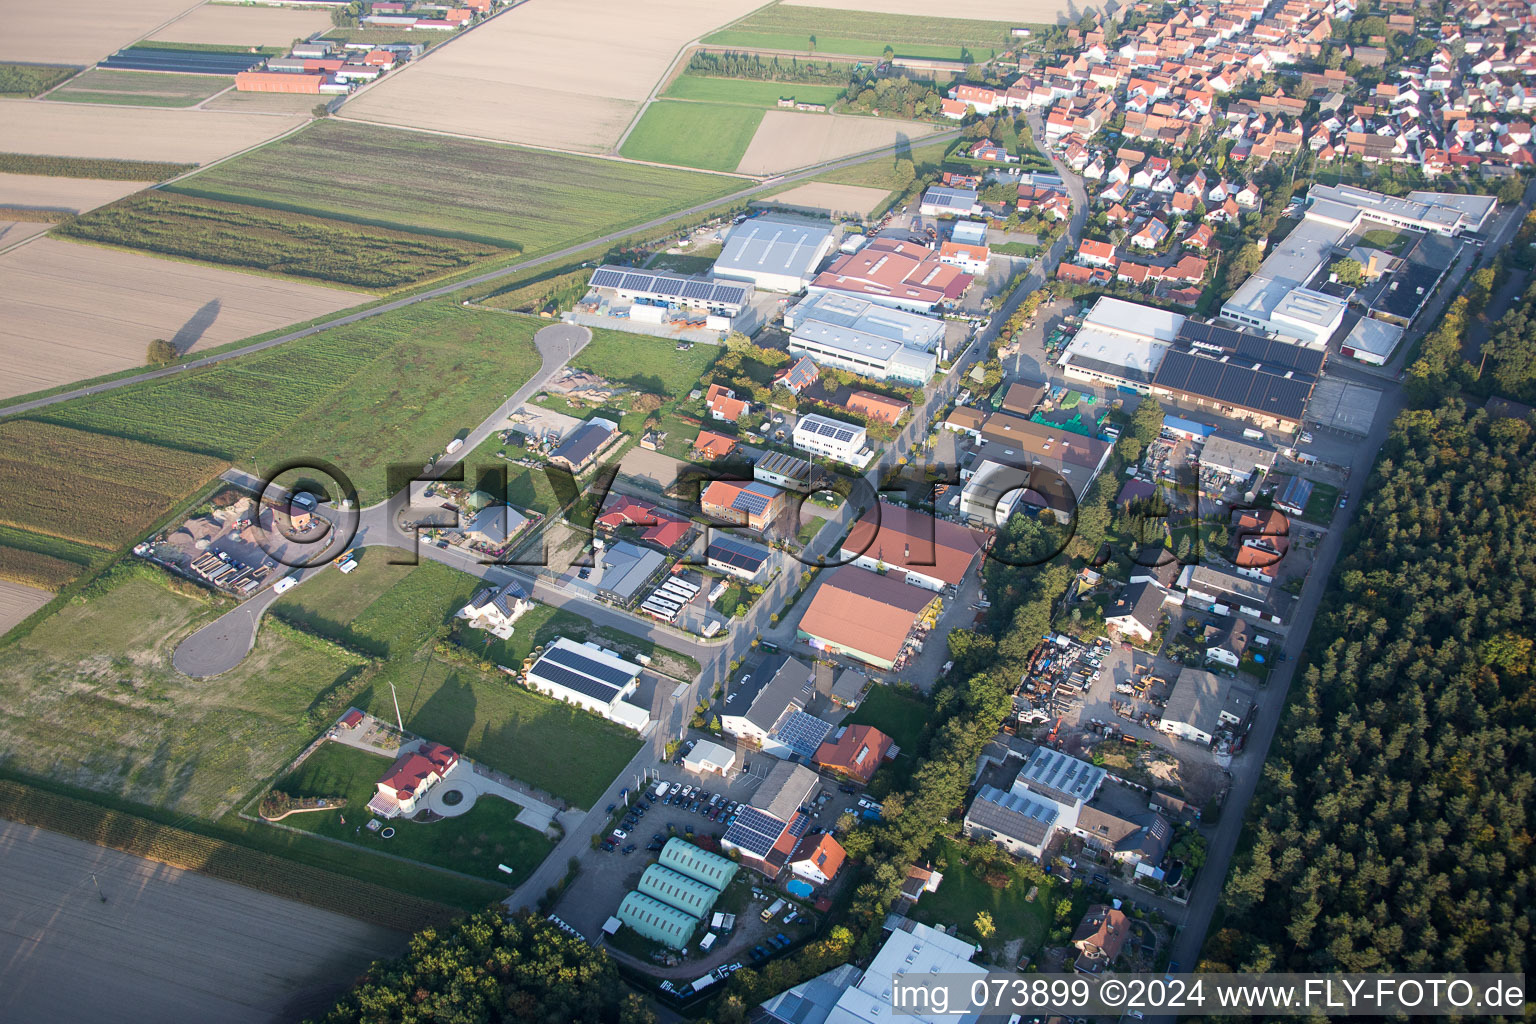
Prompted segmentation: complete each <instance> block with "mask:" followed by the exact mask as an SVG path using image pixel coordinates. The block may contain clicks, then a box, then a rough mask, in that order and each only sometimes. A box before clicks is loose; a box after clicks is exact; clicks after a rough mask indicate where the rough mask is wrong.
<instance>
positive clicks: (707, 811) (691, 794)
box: [661, 786, 741, 824]
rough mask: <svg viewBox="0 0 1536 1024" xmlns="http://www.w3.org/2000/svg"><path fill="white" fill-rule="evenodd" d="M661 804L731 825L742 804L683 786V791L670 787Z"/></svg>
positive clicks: (705, 791)
mask: <svg viewBox="0 0 1536 1024" xmlns="http://www.w3.org/2000/svg"><path fill="white" fill-rule="evenodd" d="M661 802H662V803H663V804H667V805H669V806H673V807H680V808H682V809H683V810H685V811H690V812H692V813H694V814H702V815H704V817H706V818H708V819H709V820H710V821H719V822H724V823H725V824H730V823H731V822H732V821H735V820H736V815H737V813H738V812H739V811H740V810H741V804H740V803H739V802H737V801H735V800H727V799H726V798H725V797H723V796H721V795H720V794H718V793H711V792H710V791H709V790H707V789H702V788H698V787H695V786H683V787H682V788H681V789H678V788H676V787H669V788H668V790H667V791H666V792H665V793H664V794H662V796H661Z"/></svg>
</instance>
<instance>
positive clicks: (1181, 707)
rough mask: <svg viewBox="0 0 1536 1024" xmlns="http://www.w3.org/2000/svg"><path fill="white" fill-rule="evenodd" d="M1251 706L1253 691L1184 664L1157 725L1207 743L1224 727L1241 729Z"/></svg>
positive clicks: (1178, 734) (1183, 736)
mask: <svg viewBox="0 0 1536 1024" xmlns="http://www.w3.org/2000/svg"><path fill="white" fill-rule="evenodd" d="M1253 709H1254V699H1253V693H1252V691H1250V690H1247V689H1245V688H1243V687H1241V686H1238V685H1237V684H1236V683H1230V682H1224V681H1223V680H1222V679H1221V677H1220V676H1217V675H1215V674H1214V673H1211V672H1206V671H1204V670H1203V669H1194V668H1186V669H1183V670H1182V671H1180V672H1179V677H1178V679H1176V680H1175V681H1174V684H1173V692H1172V693H1170V694H1169V695H1168V706H1167V707H1165V708H1164V709H1163V717H1162V721H1161V722H1160V723H1159V725H1158V728H1160V729H1162V730H1163V731H1164V732H1166V733H1167V734H1168V735H1170V736H1177V737H1178V738H1179V739H1182V740H1189V741H1190V742H1191V743H1200V744H1210V743H1211V741H1212V740H1214V739H1215V738H1216V733H1217V732H1219V731H1221V730H1223V729H1226V730H1238V729H1241V728H1242V727H1243V726H1244V724H1245V723H1247V721H1248V718H1249V716H1250V715H1251V714H1252V713H1253Z"/></svg>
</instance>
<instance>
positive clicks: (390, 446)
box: [27, 242, 543, 505]
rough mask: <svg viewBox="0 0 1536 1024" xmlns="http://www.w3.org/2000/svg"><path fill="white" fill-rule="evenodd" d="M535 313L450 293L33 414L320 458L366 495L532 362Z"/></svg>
mask: <svg viewBox="0 0 1536 1024" xmlns="http://www.w3.org/2000/svg"><path fill="white" fill-rule="evenodd" d="M37 244H39V243H35V242H34V243H32V245H29V246H27V248H32V247H33V246H35V245H37ZM257 280H260V279H257ZM541 326H543V324H542V322H541V321H538V320H532V319H527V318H524V317H514V316H507V315H505V314H500V313H491V312H482V311H478V310H472V309H464V308H463V307H461V306H458V305H457V304H455V303H454V302H452V301H451V300H447V299H444V300H441V301H437V302H431V303H421V304H418V305H414V306H410V307H407V308H405V309H401V310H397V311H395V312H392V313H387V314H385V315H383V316H378V317H373V318H370V319H368V320H365V321H362V322H360V323H355V324H348V325H346V326H344V327H336V328H332V329H331V330H328V331H325V332H324V333H322V334H319V335H316V336H315V337H312V338H309V339H307V340H305V341H303V342H295V343H292V344H289V345H284V346H280V347H278V348H274V349H271V350H269V351H266V352H260V353H257V354H255V355H251V356H247V357H244V358H242V359H236V360H231V361H229V362H226V363H221V364H219V365H218V366H214V367H209V368H208V369H206V370H201V371H198V372H195V373H189V374H187V375H185V376H175V377H171V378H167V379H162V380H156V381H150V382H147V383H144V384H138V385H134V386H132V387H126V388H120V389H117V390H115V391H110V392H106V393H103V394H100V395H92V396H91V397H89V398H81V399H76V400H74V401H71V402H67V403H63V404H60V405H55V406H50V407H49V408H47V409H46V410H43V411H42V412H41V413H39V418H41V419H46V420H48V421H50V422H56V423H62V424H64V425H66V426H74V427H77V428H79V429H85V430H98V431H101V432H103V433H111V434H120V435H122V436H125V437H133V438H137V439H139V440H144V441H149V442H151V443H156V444H165V445H168V446H172V447H182V448H189V449H195V450H197V451H201V452H204V453H206V454H210V455H216V456H218V457H220V458H223V459H228V460H230V461H233V462H236V463H237V464H239V465H240V466H242V467H244V468H247V469H249V470H251V471H252V472H256V473H260V472H263V471H264V470H265V469H268V468H270V467H272V466H274V465H276V464H277V463H279V462H282V461H285V460H288V459H293V458H299V457H303V456H310V457H318V458H322V459H326V460H328V461H330V462H331V463H333V464H335V465H336V466H338V467H340V468H341V469H342V471H343V472H345V473H347V474H348V475H349V476H350V477H351V478H352V480H353V481H354V482H355V483H356V486H357V489H358V494H359V498H360V500H361V501H362V502H363V504H365V505H367V504H372V503H373V502H376V501H379V500H382V499H383V498H384V497H386V493H385V492H386V482H387V481H386V468H387V467H388V466H389V465H391V464H394V463H409V464H414V465H421V464H423V463H425V461H426V459H427V457H428V456H430V455H432V454H435V453H437V452H440V451H442V449H443V446H444V445H445V444H447V443H448V440H449V439H450V438H452V437H453V436H454V435H455V434H457V433H458V432H459V431H461V430H463V429H464V428H465V427H466V426H469V425H472V424H475V423H478V422H479V421H480V420H481V419H482V418H483V417H484V416H485V415H486V414H487V413H488V412H490V411H491V410H492V409H494V408H495V407H496V405H497V404H498V403H499V402H501V401H502V400H503V399H504V398H505V397H506V395H507V394H509V393H510V392H512V391H515V390H516V389H517V388H518V387H519V386H521V385H522V384H523V383H524V382H525V381H527V380H528V378H529V377H531V376H532V375H533V373H534V372H535V370H537V368H538V366H539V363H540V360H539V356H538V353H537V351H536V350H535V348H534V345H533V335H534V334H535V333H536V332H537V330H538V328H539V327H541Z"/></svg>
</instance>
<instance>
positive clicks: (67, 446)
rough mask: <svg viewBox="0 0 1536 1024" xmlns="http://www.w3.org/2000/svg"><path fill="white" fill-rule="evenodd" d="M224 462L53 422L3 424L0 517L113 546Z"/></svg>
mask: <svg viewBox="0 0 1536 1024" xmlns="http://www.w3.org/2000/svg"><path fill="white" fill-rule="evenodd" d="M223 469H224V463H223V461H221V460H220V459H217V458H212V457H209V456H207V455H199V454H195V453H193V452H185V451H176V450H173V449H170V448H162V447H158V446H155V445H152V444H145V443H142V442H139V441H130V440H128V439H126V438H121V437H112V436H110V435H104V434H94V433H87V432H85V431H81V430H71V429H69V428H67V427H61V426H56V425H54V424H50V423H37V422H33V421H29V420H11V421H9V422H6V423H0V524H4V525H6V526H11V527H15V528H18V529H22V530H28V531H31V532H34V533H40V534H43V535H45V536H50V537H62V538H65V539H66V540H73V541H77V542H79V543H81V544H87V545H90V546H93V547H99V548H104V549H107V550H113V549H116V548H118V547H121V546H122V545H123V544H125V543H127V542H129V541H131V540H133V539H134V538H135V537H136V536H137V535H138V534H139V533H141V532H142V531H143V530H144V529H145V528H146V527H148V526H149V525H150V524H151V523H153V522H154V521H155V520H156V519H158V518H159V517H160V516H163V515H164V514H165V513H166V512H168V511H170V509H171V506H173V505H174V504H175V503H176V502H178V501H180V500H182V499H184V498H186V497H188V496H190V495H191V493H192V492H193V491H194V490H196V489H197V488H198V487H201V486H202V485H203V484H205V483H207V482H208V481H209V480H211V479H213V478H214V477H215V476H217V475H218V474H219V473H220V472H221V471H222V470H223Z"/></svg>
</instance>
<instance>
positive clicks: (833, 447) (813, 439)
mask: <svg viewBox="0 0 1536 1024" xmlns="http://www.w3.org/2000/svg"><path fill="white" fill-rule="evenodd" d="M793 441H794V445H795V447H796V448H799V449H800V450H801V451H803V452H810V453H811V454H813V455H820V456H822V457H824V458H828V459H832V460H834V461H837V462H842V463H846V464H847V465H850V466H856V467H858V468H859V469H863V468H864V467H865V466H867V465H869V460H870V459H871V458H873V457H874V454H875V453H874V452H872V451H871V450H870V448H869V432H868V431H866V430H865V429H864V427H863V426H861V425H860V424H857V423H848V422H845V421H843V420H834V419H832V418H831V417H829V416H821V415H818V414H817V413H814V412H812V413H807V414H805V415H804V416H801V417H800V419H799V420H797V421H796V422H795V432H794V435H793Z"/></svg>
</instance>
